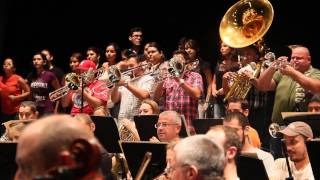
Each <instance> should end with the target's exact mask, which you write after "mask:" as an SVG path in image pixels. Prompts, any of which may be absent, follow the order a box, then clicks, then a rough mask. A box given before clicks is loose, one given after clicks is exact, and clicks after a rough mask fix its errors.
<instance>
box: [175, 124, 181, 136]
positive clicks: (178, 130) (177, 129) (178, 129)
mask: <svg viewBox="0 0 320 180" xmlns="http://www.w3.org/2000/svg"><path fill="white" fill-rule="evenodd" d="M180 131H181V125H177V126H176V133H177V134H179V133H180Z"/></svg>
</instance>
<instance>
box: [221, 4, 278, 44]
mask: <svg viewBox="0 0 320 180" xmlns="http://www.w3.org/2000/svg"><path fill="white" fill-rule="evenodd" d="M273 14H274V13H273V7H272V5H271V3H270V2H269V1H268V0H241V1H238V2H237V3H236V4H234V5H233V6H232V7H231V8H229V9H228V11H227V12H226V14H225V15H224V16H223V18H222V20H221V23H220V28H219V34H220V37H221V40H222V41H223V42H224V43H226V44H227V45H228V46H230V47H233V48H242V47H246V46H249V45H251V44H253V43H255V42H256V41H258V40H259V39H261V37H263V36H264V34H265V33H266V32H267V31H268V29H269V27H270V26H271V23H272V20H273Z"/></svg>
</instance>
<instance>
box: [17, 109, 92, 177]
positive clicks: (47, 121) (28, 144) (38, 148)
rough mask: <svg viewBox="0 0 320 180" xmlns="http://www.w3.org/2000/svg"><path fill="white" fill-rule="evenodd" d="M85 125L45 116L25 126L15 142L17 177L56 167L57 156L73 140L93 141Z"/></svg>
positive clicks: (67, 119)
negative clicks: (16, 145)
mask: <svg viewBox="0 0 320 180" xmlns="http://www.w3.org/2000/svg"><path fill="white" fill-rule="evenodd" d="M84 126H85V125H84V124H82V123H80V122H78V121H77V120H75V119H73V118H72V117H71V116H69V115H52V116H47V117H45V118H43V119H40V120H38V121H35V122H33V123H31V124H30V125H28V126H27V127H26V128H25V129H24V131H23V132H22V134H21V136H20V138H19V141H18V147H17V154H16V161H17V164H18V171H17V175H18V177H21V178H22V179H29V178H32V177H35V176H37V175H41V174H43V173H45V172H46V171H47V170H48V169H50V168H52V167H54V166H57V165H58V163H59V156H60V153H61V152H62V151H63V150H66V149H68V148H69V146H70V145H71V144H72V142H73V141H74V140H75V139H78V138H83V139H87V140H89V139H93V138H94V137H93V134H92V133H90V132H88V131H84V130H83V129H84V128H85V127H84Z"/></svg>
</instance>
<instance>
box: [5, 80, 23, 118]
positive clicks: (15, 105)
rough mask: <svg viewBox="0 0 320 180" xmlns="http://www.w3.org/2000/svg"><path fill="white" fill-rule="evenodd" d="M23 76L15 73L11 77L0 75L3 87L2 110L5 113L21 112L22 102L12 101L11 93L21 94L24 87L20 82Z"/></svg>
mask: <svg viewBox="0 0 320 180" xmlns="http://www.w3.org/2000/svg"><path fill="white" fill-rule="evenodd" d="M20 78H21V76H19V75H16V74H13V75H11V76H10V77H9V78H6V77H3V76H0V89H1V111H2V113H4V114H15V113H17V112H19V106H20V102H19V101H16V102H12V101H11V99H10V98H9V95H15V96H17V95H20V94H21V93H22V89H21V88H20V85H19V83H18V81H19V79H20Z"/></svg>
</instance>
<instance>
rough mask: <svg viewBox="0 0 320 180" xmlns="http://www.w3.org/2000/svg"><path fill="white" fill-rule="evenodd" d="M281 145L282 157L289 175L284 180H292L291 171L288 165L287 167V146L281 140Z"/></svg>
mask: <svg viewBox="0 0 320 180" xmlns="http://www.w3.org/2000/svg"><path fill="white" fill-rule="evenodd" d="M281 145H282V149H283V153H284V156H285V158H286V164H287V168H288V173H289V177H287V178H286V180H293V177H292V173H291V169H290V165H289V159H288V151H287V146H286V144H285V142H284V139H281Z"/></svg>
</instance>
